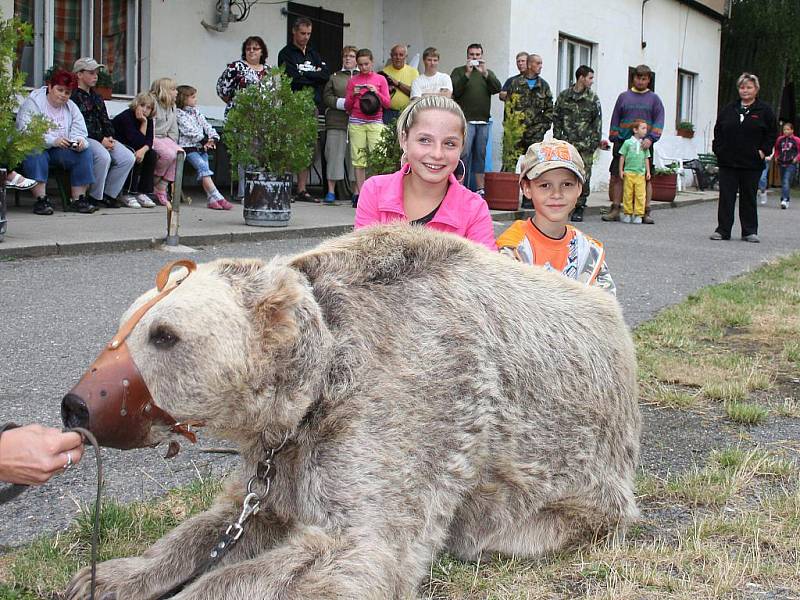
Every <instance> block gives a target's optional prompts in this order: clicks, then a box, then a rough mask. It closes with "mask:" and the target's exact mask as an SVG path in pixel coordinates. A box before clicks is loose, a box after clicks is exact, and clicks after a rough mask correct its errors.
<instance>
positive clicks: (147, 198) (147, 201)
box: [136, 194, 156, 208]
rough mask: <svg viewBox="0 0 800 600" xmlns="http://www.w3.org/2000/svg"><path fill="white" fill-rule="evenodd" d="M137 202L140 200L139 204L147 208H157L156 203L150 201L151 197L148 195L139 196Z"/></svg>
mask: <svg viewBox="0 0 800 600" xmlns="http://www.w3.org/2000/svg"><path fill="white" fill-rule="evenodd" d="M136 200H138V201H139V204H141V205H142V206H143V207H145V208H155V206H156V203H155V202H153V201H152V200H151V199H150V196H148V195H147V194H139V195H138V196H136Z"/></svg>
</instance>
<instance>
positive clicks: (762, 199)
mask: <svg viewBox="0 0 800 600" xmlns="http://www.w3.org/2000/svg"><path fill="white" fill-rule="evenodd" d="M758 203H759V204H761V205H762V206H763V205H764V204H766V203H767V191H766V190H764V191H761V190H758Z"/></svg>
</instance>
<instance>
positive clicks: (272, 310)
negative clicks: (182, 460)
mask: <svg viewBox="0 0 800 600" xmlns="http://www.w3.org/2000/svg"><path fill="white" fill-rule="evenodd" d="M155 293H156V292H155V291H151V292H148V293H147V294H145V295H143V296H142V297H141V298H140V299H139V300H137V302H136V303H135V304H134V305H133V306H132V307H131V309H130V310H129V311H128V314H127V315H126V318H127V316H130V315H131V314H132V313H133V311H135V310H136V308H137V307H140V306H142V304H143V303H144V302H145V301H146V300H148V299H149V298H152V297H153V296H154V295H155ZM127 344H128V346H129V351H130V355H131V357H132V359H133V361H134V362H135V364H136V365H137V366H138V370H139V371H140V373H141V377H142V378H143V380H144V382H145V384H146V386H147V388H148V389H149V391H150V394H151V396H152V401H153V403H154V404H155V405H157V407H159V408H160V409H162V410H163V411H165V412H166V413H169V414H170V415H172V416H173V417H174V418H175V419H177V420H178V421H180V422H181V423H186V422H203V423H204V424H205V427H206V428H207V430H208V431H209V432H212V433H213V434H214V435H216V436H217V437H221V438H225V439H228V440H231V441H232V442H234V443H236V444H237V445H238V448H239V449H240V453H241V459H242V460H241V467H240V469H239V471H238V472H237V473H235V474H233V475H232V476H231V477H230V478H229V481H228V482H227V485H226V488H225V491H224V492H223V493H222V494H221V496H220V497H219V498H218V499H217V501H216V503H215V504H214V506H213V507H212V508H211V509H210V510H208V511H206V512H204V513H202V514H200V515H198V516H195V517H193V518H191V519H189V520H187V521H186V522H185V523H183V524H182V525H180V526H179V527H177V528H176V529H175V530H173V531H172V532H170V533H169V534H167V535H166V536H164V537H163V538H162V539H161V540H159V541H158V542H156V544H155V545H153V547H152V548H150V549H149V550H147V551H146V552H145V553H144V554H143V555H141V556H136V557H131V558H121V559H116V560H110V561H107V562H104V563H101V564H100V565H98V570H97V583H98V588H97V589H98V594H97V597H98V598H104V597H106V596H104V594H109V595H108V596H107V597H108V598H116V599H117V600H128V599H132V600H133V599H135V600H144V599H152V598H159V597H161V596H162V595H163V594H165V593H167V592H168V590H172V591H171V592H169V593H170V594H171V593H174V592H176V591H177V595H175V596H174V597H175V598H177V599H180V600H189V599H192V600H201V599H208V600H212V599H214V600H216V599H220V598H226V599H230V600H235V599H240V600H251V599H253V598H269V599H273V598H274V599H278V598H282V599H283V598H314V599H323V600H327V599H331V600H333V599H364V598H367V599H406V598H413V597H416V595H417V589H418V587H419V585H420V582H421V581H423V580H424V578H425V577H426V575H427V573H428V571H429V567H430V564H431V561H432V560H433V559H434V557H435V556H436V555H437V553H439V552H441V551H447V552H449V553H451V554H452V555H454V556H456V557H459V558H462V559H465V560H474V559H476V558H478V557H479V556H480V555H481V553H484V554H485V553H491V552H502V553H506V554H514V555H516V556H535V555H538V554H541V553H543V552H547V551H551V550H556V549H558V548H562V547H564V546H565V545H568V544H572V543H575V542H580V541H582V540H586V539H590V538H591V537H592V536H594V535H597V534H598V533H602V532H613V531H617V530H619V529H620V528H624V526H625V525H626V524H627V523H629V522H630V521H631V520H632V519H634V518H636V516H637V514H638V513H637V509H636V505H635V500H634V490H633V481H634V471H635V467H636V464H637V460H638V454H639V434H640V428H641V417H640V413H639V408H638V405H637V386H636V379H635V371H636V365H635V357H634V351H633V345H632V342H631V338H630V335H629V332H628V329H627V327H626V325H625V323H624V321H623V319H622V315H621V311H620V307H619V305H618V304H617V302H616V300H615V299H614V298H613V297H611V296H610V295H609V294H607V293H605V292H603V291H601V290H596V289H593V288H586V287H584V286H583V285H580V284H578V283H575V282H573V281H570V280H568V279H566V278H565V277H563V276H561V275H557V274H552V273H549V272H547V271H545V270H544V269H540V268H538V267H530V266H525V265H521V264H517V263H514V262H512V261H509V260H508V259H506V258H504V257H501V256H499V255H495V254H492V253H491V252H489V251H487V250H486V249H484V248H482V247H479V246H477V245H475V244H473V243H471V242H469V241H466V240H463V239H460V238H457V237H455V236H452V235H448V234H442V233H437V232H433V231H430V230H428V229H426V228H422V227H411V226H388V227H373V228H368V229H364V230H359V231H357V232H354V233H352V234H348V235H345V236H342V237H339V238H334V239H332V240H330V241H328V242H325V243H323V244H322V245H320V246H319V247H317V248H316V249H314V250H311V251H309V252H306V253H303V254H300V255H298V256H294V257H291V258H276V259H274V260H272V261H270V262H262V261H259V260H236V259H230V260H228V259H223V260H217V261H214V262H211V263H208V264H204V265H200V266H199V268H198V269H197V271H196V272H193V273H191V274H189V275H188V276H187V277H186V278H185V279H184V280H183V281H182V283H181V284H180V285H179V286H178V287H177V288H175V289H174V291H172V292H171V293H170V294H169V295H167V296H165V297H164V298H163V299H161V300H160V301H158V302H157V303H156V304H154V305H153V306H152V308H150V309H149V310H148V311H147V312H145V313H144V315H143V316H142V317H141V320H140V321H139V322H138V323H137V324H136V325H135V327H134V328H133V329H132V331H131V333H130V336H129V338H128V340H127ZM172 431H175V429H174V428H172ZM148 436H149V437H148V440H147V441H148V443H154V442H158V441H167V440H168V439H169V438H171V437H173V436H174V434H173V433H170V428H168V427H165V426H162V425H156V426H153V427H152V431H150V432H149V433H148ZM273 454H274V458H272V456H273ZM270 459H271V460H270ZM266 471H268V472H269V473H266ZM273 476H274V478H273ZM248 482H249V483H250V485H251V491H253V490H252V488H253V487H255V488H256V496H257V497H258V499H259V501H260V510H259V511H258V512H257V513H256V514H254V515H252V516H250V518H249V520H247V522H246V523H245V524H244V525H243V526H242V528H243V531H242V532H241V537H240V539H239V540H238V543H237V544H236V545H234V546H232V547H231V549H230V550H229V551H228V552H227V553H226V554H224V556H223V558H222V560H220V561H219V562H218V563H214V564H211V565H210V566H207V565H208V557H209V555H210V553H212V552H214V548H215V545H216V544H218V542H219V540H220V536H221V535H222V534H223V533H224V532H225V531H226V530H229V531H230V528H231V526H232V524H235V523H236V522H237V518H238V517H239V516H240V513H242V507H243V499H244V498H245V496H246V495H247V494H248V490H247V487H248ZM268 485H269V486H270V488H269V489H266V486H268ZM248 502H250V500H248ZM248 516H249V515H248ZM232 529H233V531H234V533H236V531H237V526H235V525H233V527H232ZM192 577H194V578H193V579H192ZM187 578H189V581H188V582H187V581H186V580H187ZM67 597H68V598H70V599H76V598H88V597H89V569H88V567H87V568H86V569H83V570H82V571H80V572H79V573H78V574H76V575H75V577H74V578H73V580H72V582H71V584H70V587H69V589H68V590H67Z"/></svg>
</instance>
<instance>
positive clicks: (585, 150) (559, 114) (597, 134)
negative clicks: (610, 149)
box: [553, 65, 607, 222]
mask: <svg viewBox="0 0 800 600" xmlns="http://www.w3.org/2000/svg"><path fill="white" fill-rule="evenodd" d="M593 83H594V70H592V68H591V67H587V66H585V65H583V66H580V67H578V70H577V71H575V85H574V86H571V87H568V88H567V89H565V90H564V91H563V92H561V93H560V94H559V95H558V99H557V100H556V106H555V110H554V114H553V137H554V138H556V139H559V140H564V141H567V142H569V143H570V144H572V145H573V146H575V148H576V149H577V150H578V152H580V155H581V158H582V159H583V164H584V167H585V169H586V179H585V182H584V184H583V191H582V192H581V195H580V197H579V198H578V202H577V203H576V204H575V210H574V211H573V212H572V217H571V220H572V221H576V222H580V221H583V210H584V208H586V200H587V199H588V197H589V184H590V178H591V175H592V162H593V161H594V152H595V150H596V149H597V148H598V147H600V148H603V147H605V145H604V144H603V143H602V142H601V138H602V136H603V134H602V132H603V112H602V108H601V107H600V99H599V98H598V97H597V94H595V93H594V92H593V91H592V89H591V88H592V84H593ZM606 145H607V142H606Z"/></svg>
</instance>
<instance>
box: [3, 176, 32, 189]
mask: <svg viewBox="0 0 800 600" xmlns="http://www.w3.org/2000/svg"><path fill="white" fill-rule="evenodd" d="M35 185H36V180H35V179H28V178H27V177H23V176H22V175H20V174H19V173H16V174H15V175H14V177H12V178H11V180H6V188H10V189H12V190H29V189H31V188H32V187H33V186H35Z"/></svg>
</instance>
